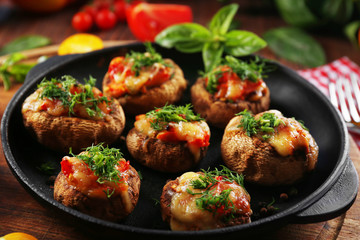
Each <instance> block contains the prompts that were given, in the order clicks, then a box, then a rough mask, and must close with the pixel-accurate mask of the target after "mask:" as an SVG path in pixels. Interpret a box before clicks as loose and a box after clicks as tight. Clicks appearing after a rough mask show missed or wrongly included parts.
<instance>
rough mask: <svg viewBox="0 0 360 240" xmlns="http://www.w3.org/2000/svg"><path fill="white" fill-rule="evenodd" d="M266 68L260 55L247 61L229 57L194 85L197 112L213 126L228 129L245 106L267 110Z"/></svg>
mask: <svg viewBox="0 0 360 240" xmlns="http://www.w3.org/2000/svg"><path fill="white" fill-rule="evenodd" d="M265 69H266V67H265V64H264V62H263V61H262V60H259V59H258V58H256V59H255V60H253V61H251V62H250V63H247V62H244V61H241V60H238V59H236V58H234V57H231V56H227V57H226V58H225V59H224V60H223V62H221V63H220V64H219V65H217V66H215V67H214V68H213V69H212V70H210V71H209V72H208V73H206V74H204V76H203V77H200V78H198V79H197V81H196V82H195V84H194V85H193V86H192V87H191V101H192V104H193V105H194V110H195V112H197V113H199V114H200V115H201V117H203V118H205V120H206V121H207V122H208V123H209V124H210V125H213V126H215V127H219V128H225V126H226V124H227V123H228V122H229V121H230V119H231V118H233V117H234V115H235V114H236V113H238V112H241V111H243V110H244V109H248V110H250V111H252V112H254V113H259V112H263V111H265V110H268V109H269V105H270V91H269V89H268V87H267V86H266V84H265V82H264V81H263V79H262V72H264V71H265ZM268 70H269V69H268Z"/></svg>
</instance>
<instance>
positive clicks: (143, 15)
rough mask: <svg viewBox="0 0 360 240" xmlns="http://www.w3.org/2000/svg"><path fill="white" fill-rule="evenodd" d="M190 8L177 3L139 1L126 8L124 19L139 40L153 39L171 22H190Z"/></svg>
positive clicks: (191, 16)
mask: <svg viewBox="0 0 360 240" xmlns="http://www.w3.org/2000/svg"><path fill="white" fill-rule="evenodd" d="M192 18H193V15H192V10H191V8H190V7H189V6H186V5H179V4H156V3H153V4H151V3H145V2H140V3H138V4H133V5H130V6H129V7H128V8H127V9H126V20H127V22H128V24H129V27H130V30H131V32H132V33H133V34H134V35H135V37H136V38H138V39H139V40H141V41H154V38H155V36H156V35H157V34H158V33H159V32H161V31H162V30H163V29H165V28H166V27H169V26H171V25H173V24H178V23H184V22H191V21H192Z"/></svg>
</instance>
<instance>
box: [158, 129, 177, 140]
mask: <svg viewBox="0 0 360 240" xmlns="http://www.w3.org/2000/svg"><path fill="white" fill-rule="evenodd" d="M156 138H157V139H159V140H161V141H164V142H179V138H178V136H177V134H176V133H175V132H173V131H162V132H160V133H159V134H158V135H157V136H156Z"/></svg>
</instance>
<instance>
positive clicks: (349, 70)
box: [298, 57, 360, 148]
mask: <svg viewBox="0 0 360 240" xmlns="http://www.w3.org/2000/svg"><path fill="white" fill-rule="evenodd" d="M298 73H299V74H300V75H301V76H302V77H303V78H305V79H306V80H308V81H309V82H310V83H312V84H313V85H315V86H316V87H317V88H318V89H319V90H320V91H321V92H322V93H324V94H325V95H326V96H329V89H328V85H329V82H330V81H331V82H335V81H336V79H337V78H338V77H345V78H349V75H351V74H355V75H357V77H358V79H360V67H359V66H358V65H357V64H356V63H354V62H353V61H351V60H350V59H349V58H348V57H342V58H339V59H337V60H335V61H333V62H331V63H329V64H326V65H323V66H320V67H316V68H311V69H304V70H299V71H298ZM349 132H350V134H351V136H352V137H353V139H354V140H355V142H356V144H357V146H358V147H359V148H360V134H359V133H356V132H354V131H351V130H350V129H349Z"/></svg>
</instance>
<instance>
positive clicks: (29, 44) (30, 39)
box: [0, 35, 51, 55]
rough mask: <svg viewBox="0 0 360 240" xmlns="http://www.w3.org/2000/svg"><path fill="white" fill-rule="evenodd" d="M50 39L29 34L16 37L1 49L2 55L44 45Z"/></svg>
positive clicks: (0, 53) (47, 43)
mask: <svg viewBox="0 0 360 240" xmlns="http://www.w3.org/2000/svg"><path fill="white" fill-rule="evenodd" d="M50 42H51V41H50V39H49V38H47V37H43V36H40V35H27V36H22V37H19V38H16V39H15V40H13V41H11V42H10V43H8V44H6V45H5V46H3V47H2V48H1V49H0V55H5V54H9V53H14V52H19V51H23V50H27V49H32V48H38V47H43V46H46V45H49V44H50Z"/></svg>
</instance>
